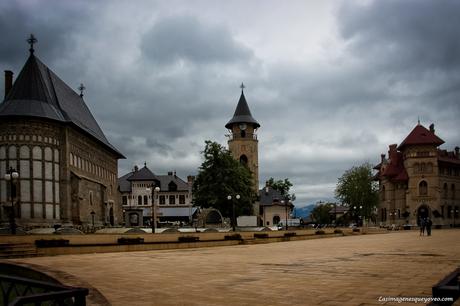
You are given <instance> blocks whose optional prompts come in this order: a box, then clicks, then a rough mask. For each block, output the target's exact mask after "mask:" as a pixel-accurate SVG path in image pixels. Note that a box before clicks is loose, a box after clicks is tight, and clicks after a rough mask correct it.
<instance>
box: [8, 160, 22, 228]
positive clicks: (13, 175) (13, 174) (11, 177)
mask: <svg viewBox="0 0 460 306" xmlns="http://www.w3.org/2000/svg"><path fill="white" fill-rule="evenodd" d="M18 178H19V173H18V172H17V171H16V170H15V169H13V168H12V167H10V169H9V170H8V171H7V172H6V174H5V180H6V181H7V182H10V197H11V211H10V216H9V217H10V229H11V234H13V235H16V216H15V210H14V198H15V197H16V188H15V186H14V184H15V181H17V180H18Z"/></svg>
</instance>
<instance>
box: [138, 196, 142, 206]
mask: <svg viewBox="0 0 460 306" xmlns="http://www.w3.org/2000/svg"><path fill="white" fill-rule="evenodd" d="M137 205H142V196H137Z"/></svg>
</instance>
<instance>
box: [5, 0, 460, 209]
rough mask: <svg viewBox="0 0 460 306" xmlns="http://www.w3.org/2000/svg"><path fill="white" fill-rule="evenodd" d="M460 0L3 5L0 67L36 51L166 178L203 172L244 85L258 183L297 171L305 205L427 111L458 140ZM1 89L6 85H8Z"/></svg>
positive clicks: (127, 147)
mask: <svg viewBox="0 0 460 306" xmlns="http://www.w3.org/2000/svg"><path fill="white" fill-rule="evenodd" d="M459 12H460V2H459V1H455V0H452V1H448V0H446V1H444V0H440V1H437V0H433V1H419V0H404V1H402V0H401V1H394V0H385V1H338V0H337V1H336V0H333V1H325V0H317V1H292V0H291V1H270V0H259V1H256V0H254V1H185V0H184V1H150V0H149V1H57V0H56V1H45V0H43V1H38V0H24V1H2V2H1V3H0V37H1V40H0V68H1V69H2V70H6V69H11V70H13V71H14V72H15V74H16V75H17V74H18V73H19V71H20V69H21V67H22V65H23V64H24V62H25V60H26V58H27V56H28V51H27V50H28V46H27V44H26V42H25V40H26V38H27V36H28V35H29V34H30V33H34V34H35V36H36V37H37V38H38V44H37V45H36V55H37V56H38V57H39V58H40V59H41V60H42V61H43V62H44V63H45V64H47V65H48V66H49V67H50V68H51V69H52V70H53V71H54V72H55V73H57V74H58V75H59V76H60V77H61V78H62V79H63V80H64V81H65V82H66V83H67V84H69V85H70V86H72V87H74V88H77V87H78V85H79V84H80V83H81V82H83V83H84V84H85V86H86V88H87V90H86V93H85V101H86V103H87V104H88V106H89V108H90V109H91V111H92V113H93V115H94V116H95V117H96V119H97V120H98V122H99V124H100V126H101V128H102V129H103V131H104V132H105V134H106V136H107V138H108V139H109V141H110V142H111V143H112V144H113V145H115V146H116V147H117V148H118V149H119V150H120V151H121V152H123V153H124V154H125V156H126V157H127V159H126V160H121V161H120V163H119V165H120V166H119V167H120V168H119V173H120V175H122V174H125V173H126V172H128V171H129V170H130V169H131V168H132V167H133V165H134V164H138V165H142V164H143V162H144V161H146V162H147V163H148V166H149V167H150V168H151V169H152V170H153V171H154V172H155V173H158V174H164V173H166V172H167V171H172V170H176V171H177V173H178V174H179V175H180V176H182V177H185V176H187V175H189V174H196V173H197V168H198V167H199V166H200V164H201V155H200V151H202V150H203V147H204V141H205V140H207V139H210V140H215V141H218V142H219V143H221V144H226V138H225V134H226V133H227V131H226V129H225V127H224V125H225V123H227V121H228V120H229V119H230V118H231V117H232V115H233V112H234V110H235V107H236V104H237V102H238V99H239V96H240V88H239V85H240V84H241V82H244V84H245V85H246V89H245V96H246V98H247V101H248V103H249V106H250V108H251V111H252V114H253V116H254V117H255V118H256V120H258V122H259V123H260V124H261V128H260V129H259V132H258V136H259V167H260V182H261V183H262V184H263V182H264V181H265V180H267V179H268V178H269V177H275V178H276V179H283V178H289V179H290V180H291V181H292V182H293V183H294V192H295V193H296V195H297V201H296V205H297V206H299V207H300V206H304V205H306V204H309V203H313V202H315V201H317V200H328V199H332V198H333V194H334V188H335V185H336V182H337V178H338V177H339V176H341V175H342V173H343V172H344V171H345V170H346V169H349V168H351V167H352V166H354V165H359V164H361V163H363V162H371V163H377V162H378V161H379V159H380V154H381V153H384V152H386V151H387V150H388V145H389V144H391V143H400V142H401V141H402V140H403V139H404V138H405V136H406V135H407V134H408V133H409V132H410V131H411V130H412V129H413V128H414V127H415V125H416V124H417V119H418V118H420V121H421V123H422V124H423V125H425V126H426V127H428V126H429V124H431V123H432V122H433V123H435V127H436V133H437V134H438V135H439V136H440V137H441V138H442V139H443V140H444V141H445V142H446V143H445V144H444V145H443V148H445V149H449V150H452V149H453V148H454V147H455V146H457V145H460V136H459V125H460V123H459V115H460V18H458V13H459ZM0 86H1V87H0V90H1V92H3V82H1V85H0Z"/></svg>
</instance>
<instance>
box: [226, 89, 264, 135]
mask: <svg viewBox="0 0 460 306" xmlns="http://www.w3.org/2000/svg"><path fill="white" fill-rule="evenodd" d="M243 89H244V85H243V84H242V85H241V96H240V100H239V101H238V105H237V106H236V110H235V113H234V114H233V118H232V119H230V121H229V122H227V124H226V125H225V127H226V128H227V129H231V128H232V125H233V124H235V123H247V124H252V125H253V126H254V128H255V129H256V128H258V127H260V124H259V123H258V122H257V120H256V119H254V118H253V117H252V115H251V111H250V110H249V106H248V102H246V97H245V96H244V92H243Z"/></svg>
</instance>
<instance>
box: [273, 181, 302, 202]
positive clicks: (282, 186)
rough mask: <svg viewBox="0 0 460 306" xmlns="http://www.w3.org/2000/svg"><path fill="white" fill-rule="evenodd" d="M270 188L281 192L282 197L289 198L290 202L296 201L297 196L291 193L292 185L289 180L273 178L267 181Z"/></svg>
mask: <svg viewBox="0 0 460 306" xmlns="http://www.w3.org/2000/svg"><path fill="white" fill-rule="evenodd" d="M267 184H268V186H270V187H272V188H273V189H275V190H277V191H279V193H280V194H281V196H282V197H283V198H286V197H288V198H289V200H290V201H295V194H294V193H289V191H290V189H291V187H292V183H291V182H290V181H289V179H287V178H285V179H284V180H276V181H275V179H274V178H273V177H271V178H270V179H269V180H268V181H267Z"/></svg>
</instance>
